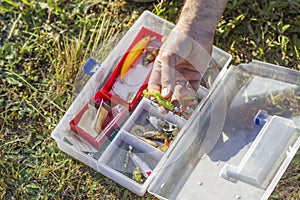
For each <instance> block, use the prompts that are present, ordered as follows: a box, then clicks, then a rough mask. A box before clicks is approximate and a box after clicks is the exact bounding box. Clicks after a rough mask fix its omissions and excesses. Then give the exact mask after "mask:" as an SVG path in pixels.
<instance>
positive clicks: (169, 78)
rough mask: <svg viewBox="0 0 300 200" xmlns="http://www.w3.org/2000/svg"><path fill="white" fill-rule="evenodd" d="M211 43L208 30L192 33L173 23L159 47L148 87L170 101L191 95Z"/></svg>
mask: <svg viewBox="0 0 300 200" xmlns="http://www.w3.org/2000/svg"><path fill="white" fill-rule="evenodd" d="M212 43H213V34H211V33H210V32H204V31H197V33H196V34H193V32H192V31H190V30H189V31H185V30H183V29H181V28H180V26H176V27H175V28H174V29H173V30H172V31H171V33H170V34H169V36H168V38H167V40H166V41H165V42H164V44H163V45H162V47H161V48H160V51H159V55H158V56H157V58H156V60H155V62H154V66H153V70H152V73H151V76H150V79H149V83H148V90H149V91H156V92H160V93H161V95H162V96H163V97H164V98H165V99H168V100H170V101H171V102H182V99H184V98H185V99H186V98H191V97H195V96H196V95H195V92H196V91H197V89H198V88H199V84H200V80H201V77H202V75H203V73H204V72H205V71H206V68H207V67H208V63H209V61H210V58H211V56H210V55H211V50H212ZM175 104H176V103H175ZM177 104H178V103H177ZM176 106H179V105H176Z"/></svg>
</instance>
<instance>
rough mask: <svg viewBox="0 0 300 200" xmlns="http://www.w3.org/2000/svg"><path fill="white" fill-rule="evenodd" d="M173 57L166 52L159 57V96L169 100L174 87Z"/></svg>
mask: <svg viewBox="0 0 300 200" xmlns="http://www.w3.org/2000/svg"><path fill="white" fill-rule="evenodd" d="M174 58H175V56H174V55H172V54H171V53H168V52H163V53H162V54H161V55H160V56H159V58H158V59H159V61H160V62H161V84H162V91H161V95H162V96H163V97H164V98H166V99H169V98H170V97H171V96H172V93H173V90H174V85H175V66H174V65H175V60H174Z"/></svg>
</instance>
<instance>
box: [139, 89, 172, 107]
mask: <svg viewBox="0 0 300 200" xmlns="http://www.w3.org/2000/svg"><path fill="white" fill-rule="evenodd" d="M143 96H144V97H146V98H148V97H154V98H155V99H156V101H157V103H158V104H159V105H161V106H163V107H164V108H166V109H168V110H172V111H175V112H178V111H177V110H178V108H177V107H175V106H174V105H173V104H172V103H171V102H169V101H167V100H166V99H164V98H163V97H162V96H161V94H160V93H158V92H155V91H153V92H149V91H147V90H144V91H143Z"/></svg>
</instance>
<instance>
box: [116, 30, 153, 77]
mask: <svg viewBox="0 0 300 200" xmlns="http://www.w3.org/2000/svg"><path fill="white" fill-rule="evenodd" d="M150 40H151V37H150V36H146V37H144V38H143V39H141V40H140V41H139V42H138V43H136V45H134V47H133V48H132V49H131V50H130V52H129V53H128V55H127V56H126V58H125V60H124V62H123V64H122V69H121V73H120V79H121V80H122V79H123V78H124V76H125V74H126V73H127V71H128V70H129V68H130V67H131V65H132V64H133V63H134V62H135V61H136V59H137V58H138V57H139V56H140V55H141V53H142V51H143V49H144V48H145V47H146V46H147V45H148V43H149V42H150Z"/></svg>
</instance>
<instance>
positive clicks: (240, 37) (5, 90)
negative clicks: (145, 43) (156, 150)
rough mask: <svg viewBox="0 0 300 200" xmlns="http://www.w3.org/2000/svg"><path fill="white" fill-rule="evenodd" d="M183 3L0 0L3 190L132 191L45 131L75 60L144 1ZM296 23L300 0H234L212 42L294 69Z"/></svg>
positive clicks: (44, 193)
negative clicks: (72, 153)
mask: <svg viewBox="0 0 300 200" xmlns="http://www.w3.org/2000/svg"><path fill="white" fill-rule="evenodd" d="M182 4H183V3H182V2H181V1H166V0H160V1H158V2H156V3H154V4H151V3H148V4H143V3H141V4H135V3H126V2H125V1H123V0H115V1H110V0H104V1H94V0H87V1H83V0H74V1H71V2H70V1H57V0H47V1H42V0H36V1H35V0H32V1H30V0H21V1H16V0H3V1H1V3H0V29H1V35H0V132H1V135H0V147H1V148H0V157H1V159H0V198H1V199H48V198H54V199H62V198H63V199H70V198H71V199H86V198H96V199H137V198H138V197H137V196H135V195H134V194H132V193H131V192H129V191H128V190H126V189H124V188H123V187H120V186H119V185H118V184H116V183H114V182H113V181H111V180H110V179H108V178H106V177H104V176H102V175H101V174H99V173H96V172H95V171H94V170H92V169H91V168H89V167H87V166H85V165H83V164H82V163H80V162H78V161H76V160H75V159H73V158H71V157H70V156H68V155H66V154H64V153H63V152H61V151H60V150H59V149H58V147H57V145H56V143H55V141H54V140H53V139H51V137H50V134H51V132H52V131H53V129H54V127H55V126H56V125H57V123H58V122H59V120H60V119H61V117H62V116H63V114H64V113H65V111H66V110H67V108H68V107H69V106H70V105H71V103H72V95H73V85H74V80H75V79H76V74H77V72H78V69H79V68H80V66H81V64H82V62H84V61H85V60H86V59H87V58H88V56H89V55H90V53H91V52H95V51H97V50H98V48H99V44H100V43H103V41H105V40H106V39H108V38H109V37H111V36H113V35H114V34H115V33H119V32H123V31H126V30H128V29H129V28H130V27H131V25H132V24H133V23H134V21H135V20H136V19H137V18H138V16H139V15H140V14H141V13H142V12H143V11H144V10H145V9H148V10H151V11H153V12H154V13H156V14H158V15H159V16H161V17H163V18H165V19H167V20H169V21H171V22H175V21H176V19H177V17H178V14H179V12H180V9H181V6H182ZM299 32H300V1H279V0H277V1H275V0H274V1H271V0H270V1H266V0H260V1H259V0H255V1H251V2H249V1H245V0H233V1H230V2H229V3H228V5H227V8H226V10H225V13H224V16H223V18H222V20H221V21H220V24H219V27H218V29H217V31H216V38H215V44H216V45H217V46H219V47H220V48H222V49H224V50H225V51H228V52H229V53H231V54H232V55H233V63H234V64H238V63H244V62H249V61H251V60H252V59H258V60H262V61H266V62H270V63H275V64H278V65H282V66H285V67H288V68H293V69H298V70H300V57H299V49H300V38H299V37H300V36H299ZM299 163H300V158H299V152H298V154H297V156H296V157H295V159H294V160H293V162H292V164H291V166H290V167H289V169H288V170H287V172H286V173H285V175H284V176H283V178H282V180H281V181H280V183H279V184H278V186H277V187H276V190H275V191H274V192H273V194H272V196H271V199H297V198H300V196H299V192H298V191H299V190H300V188H299V170H300V169H299ZM295 183H298V185H295ZM152 198H153V197H152V196H151V195H149V194H146V195H145V197H140V198H139V199H152Z"/></svg>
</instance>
